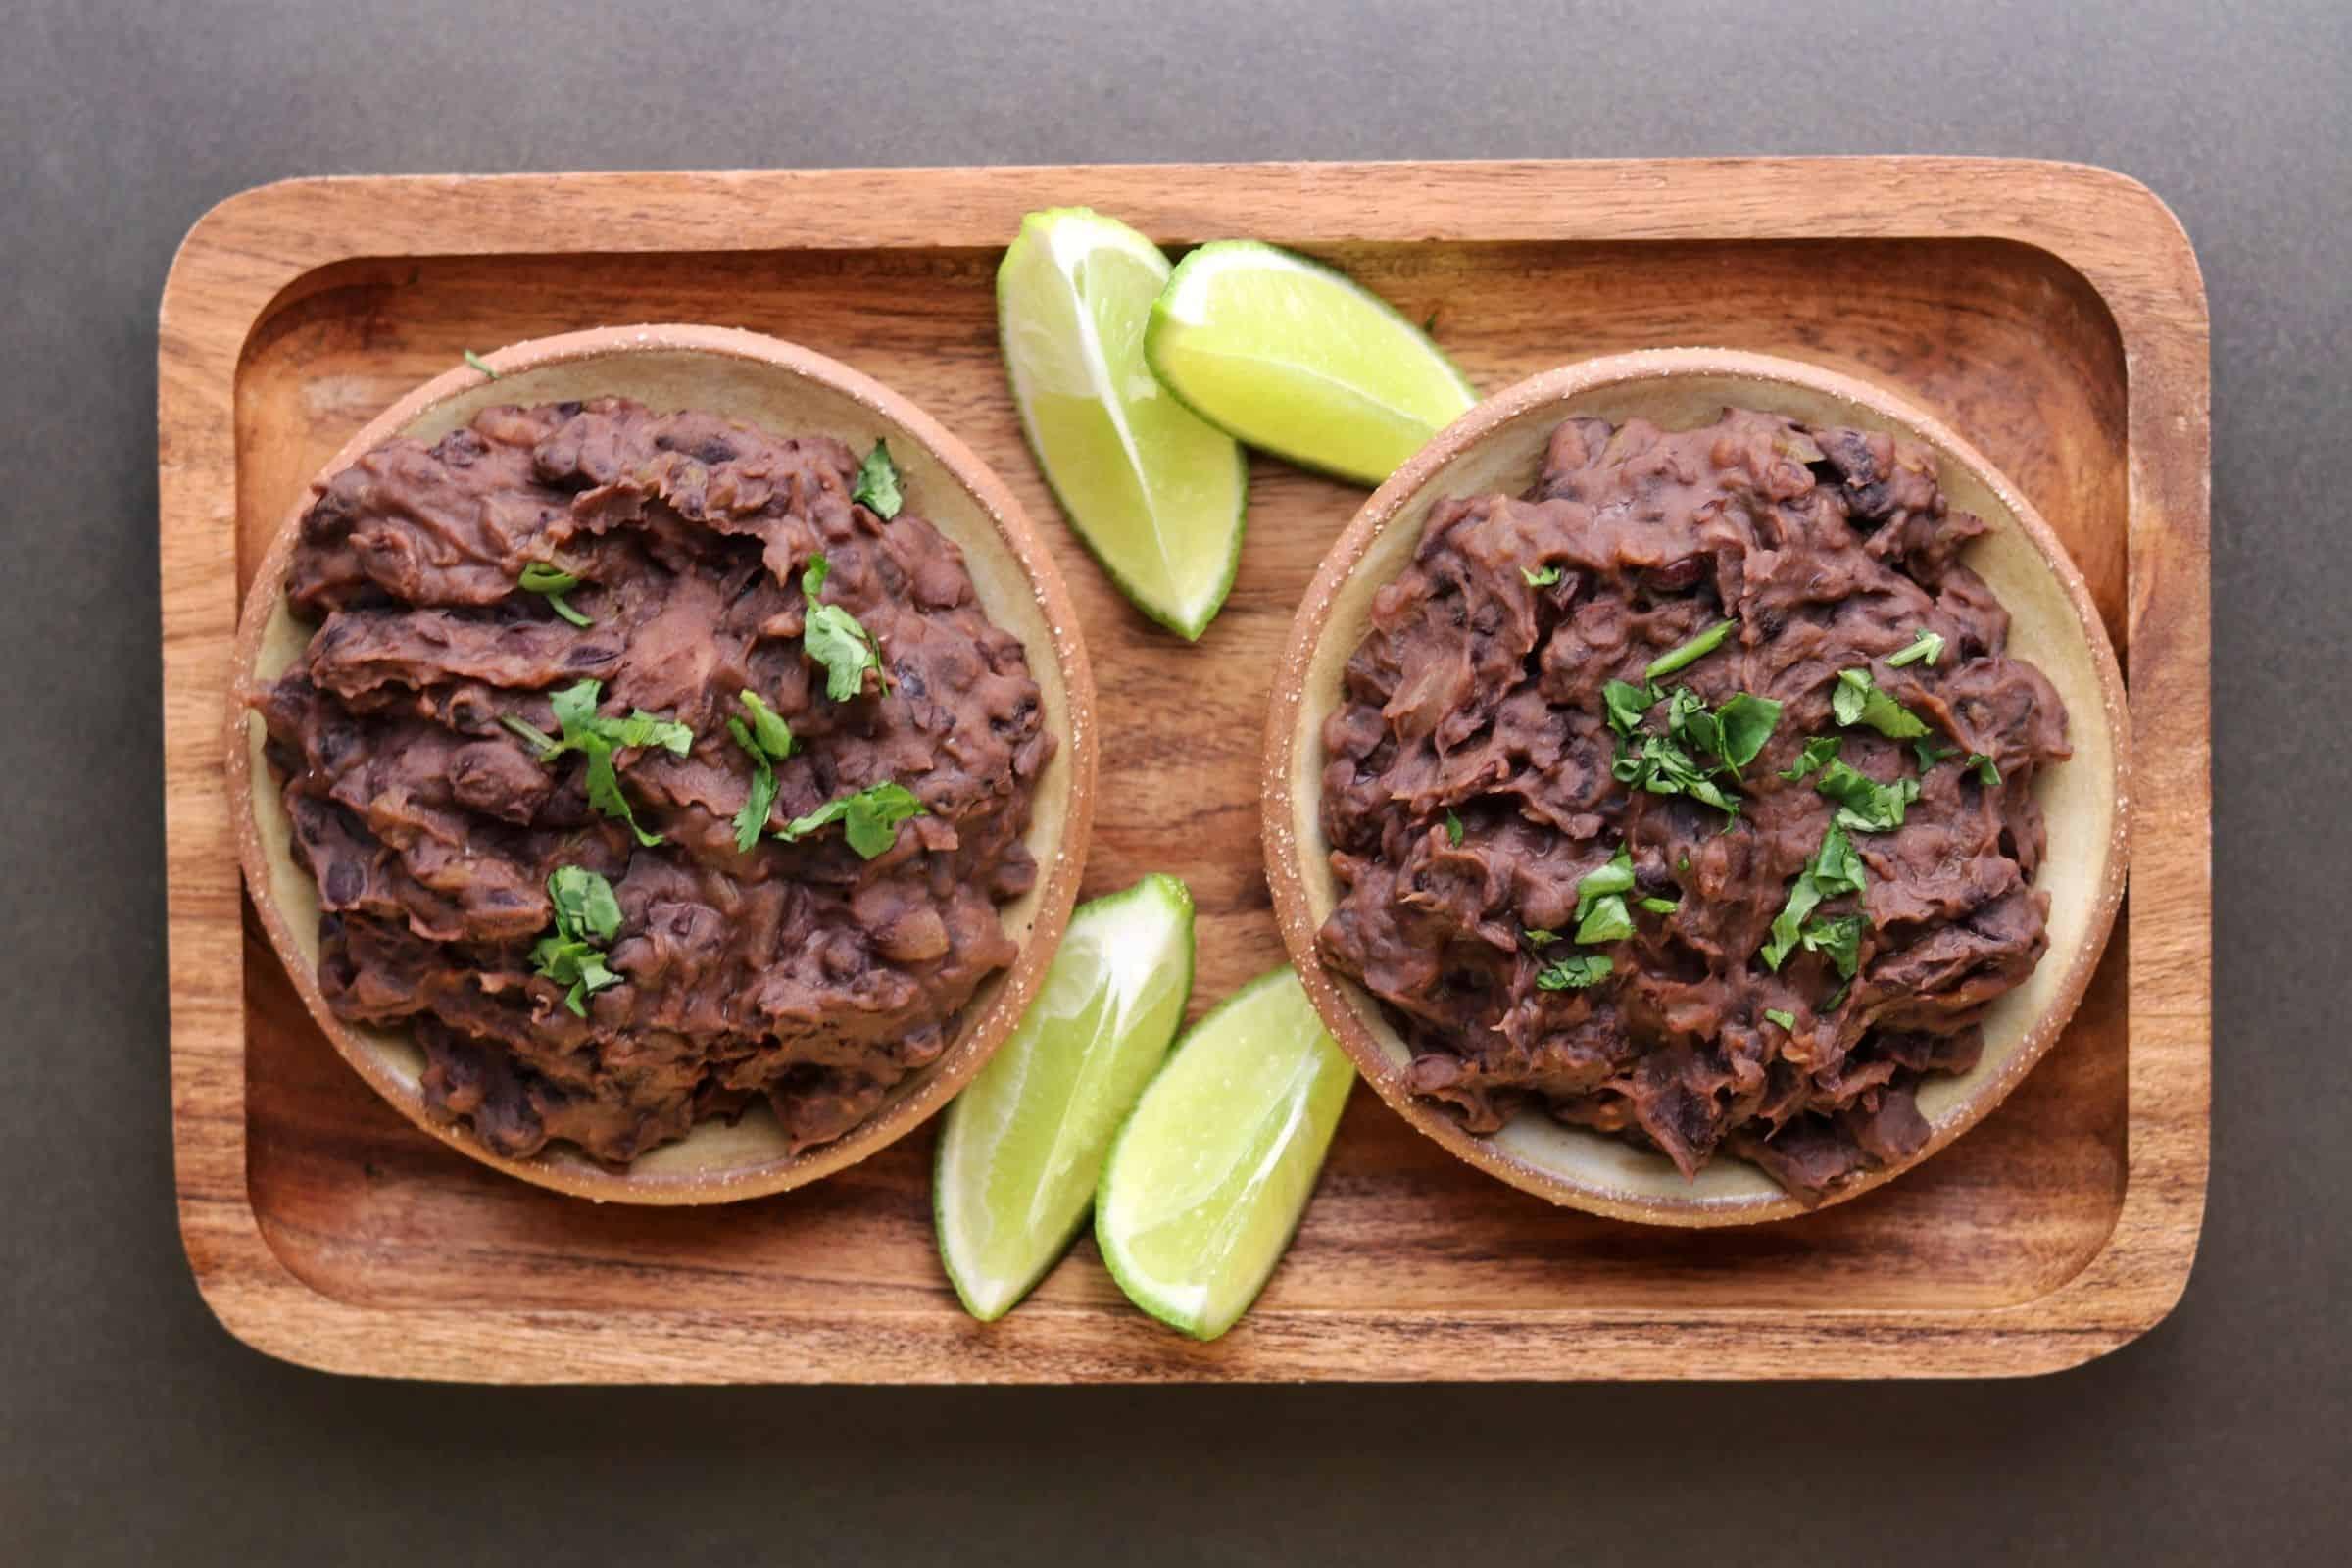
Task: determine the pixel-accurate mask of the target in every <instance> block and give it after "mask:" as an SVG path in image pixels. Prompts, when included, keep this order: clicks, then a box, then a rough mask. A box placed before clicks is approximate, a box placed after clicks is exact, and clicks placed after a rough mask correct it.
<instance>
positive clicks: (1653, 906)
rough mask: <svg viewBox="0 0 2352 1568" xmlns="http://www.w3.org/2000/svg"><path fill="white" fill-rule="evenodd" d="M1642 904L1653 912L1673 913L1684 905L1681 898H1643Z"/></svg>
mask: <svg viewBox="0 0 2352 1568" xmlns="http://www.w3.org/2000/svg"><path fill="white" fill-rule="evenodd" d="M1641 904H1642V907H1643V908H1644V909H1647V910H1648V911H1649V912H1650V913H1652V914H1672V913H1674V911H1675V910H1677V909H1679V908H1681V907H1683V901H1682V900H1680V899H1643V900H1642V901H1641Z"/></svg>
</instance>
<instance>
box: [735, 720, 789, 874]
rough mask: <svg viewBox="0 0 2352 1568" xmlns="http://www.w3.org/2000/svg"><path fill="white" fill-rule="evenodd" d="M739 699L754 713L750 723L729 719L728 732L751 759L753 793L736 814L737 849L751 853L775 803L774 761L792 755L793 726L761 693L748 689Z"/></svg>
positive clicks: (745, 798) (746, 797)
mask: <svg viewBox="0 0 2352 1568" xmlns="http://www.w3.org/2000/svg"><path fill="white" fill-rule="evenodd" d="M736 701H737V702H739V703H741V704H742V705H743V711H745V712H747V713H749V714H751V715H752V721H751V723H750V725H749V726H746V725H745V723H744V721H743V720H742V719H740V718H730V719H728V720H727V733H728V734H730V735H732V736H734V737H735V744H736V745H738V746H740V747H742V748H743V750H744V752H745V753H746V755H748V756H749V757H750V758H751V760H752V785H751V793H750V794H749V795H747V796H745V797H744V801H743V809H742V810H740V811H737V812H736V813H735V848H736V849H737V850H738V851H741V852H745V853H748V852H749V851H750V850H751V847H752V846H753V845H755V844H757V843H759V842H760V832H761V830H762V829H764V828H765V827H766V826H767V813H768V809H770V808H771V807H773V806H774V805H775V804H776V768H775V764H776V763H778V762H781V761H782V760H784V759H786V758H787V757H790V756H791V755H792V727H791V726H790V725H788V724H786V723H785V722H784V719H783V716H782V715H781V714H779V713H777V711H775V710H774V709H772V708H770V707H768V706H767V704H766V703H765V702H763V701H761V700H760V694H759V693H758V692H755V691H752V690H750V689H748V688H747V689H745V690H744V691H742V692H739V693H738V694H737V695H736Z"/></svg>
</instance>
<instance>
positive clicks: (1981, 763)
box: [1964, 752, 2001, 790]
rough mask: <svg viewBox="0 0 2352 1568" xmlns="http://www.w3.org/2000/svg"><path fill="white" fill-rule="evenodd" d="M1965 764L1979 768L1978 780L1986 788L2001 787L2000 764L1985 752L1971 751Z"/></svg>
mask: <svg viewBox="0 0 2352 1568" xmlns="http://www.w3.org/2000/svg"><path fill="white" fill-rule="evenodd" d="M1964 765H1966V766H1968V767H1973V768H1975V769H1976V770H1977V782H1978V783H1980V784H1982V785H1984V786H1985V788H1986V789H1988V790H1991V789H1998V788H2000V785H2001V769H2000V764H1999V763H1997V762H1995V761H1994V760H1992V759H1991V758H1989V757H1986V756H1985V754H1984V753H1983V752H1971V753H1969V754H1968V761H1967V762H1966V763H1965V764H1964Z"/></svg>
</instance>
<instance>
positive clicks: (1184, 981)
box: [931, 875, 1193, 1323]
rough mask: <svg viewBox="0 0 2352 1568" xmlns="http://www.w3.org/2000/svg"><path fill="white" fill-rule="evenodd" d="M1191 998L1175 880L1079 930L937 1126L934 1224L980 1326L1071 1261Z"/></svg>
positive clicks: (1138, 893)
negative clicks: (1102, 1180) (1129, 1121)
mask: <svg viewBox="0 0 2352 1568" xmlns="http://www.w3.org/2000/svg"><path fill="white" fill-rule="evenodd" d="M1192 990H1193V900H1192V894H1191V893H1190V892H1189V891H1188V890H1187V889H1186V887H1185V885H1184V884H1183V883H1182V882H1180V881H1178V880H1177V879H1176V878H1174V877H1172V876H1163V875H1154V876H1148V877H1145V878H1144V879H1143V880H1142V881H1141V882H1138V883H1136V884H1135V886H1133V887H1131V888H1128V889H1126V890H1125V891H1124V892H1120V893H1113V894H1110V895H1108V896H1107V897H1104V898H1100V899H1097V900H1095V901H1093V902H1092V903H1090V904H1086V905H1083V906H1081V907H1079V908H1078V909H1077V911H1076V912H1075V913H1073V914H1072V915H1071V916H1070V922H1069V926H1068V928H1067V930H1066V931H1065V932H1064V933H1063V935H1062V939H1061V946H1060V947H1059V948H1058V949H1057V950H1055V952H1054V961H1053V963H1052V964H1050V965H1049V966H1048V967H1047V970H1046V977H1045V982H1044V984H1043V985H1042V986H1040V987H1039V989H1038V995H1037V999H1036V1001H1034V1002H1032V1003H1031V1004H1030V1005H1029V1010H1028V1012H1027V1013H1025V1014H1023V1016H1022V1018H1021V1021H1020V1023H1019V1025H1018V1026H1017V1027H1016V1028H1015V1029H1014V1030H1013V1032H1012V1034H1011V1036H1010V1037H1009V1038H1008V1039H1007V1040H1006V1041H1005V1044H1004V1045H1003V1046H1001V1047H999V1048H998V1050H997V1053H996V1054H995V1055H993V1056H991V1057H990V1058H989V1060H988V1064H987V1065H986V1066H984V1067H982V1068H981V1069H980V1072H979V1074H978V1075H977V1076H976V1077H974V1078H973V1080H972V1081H971V1083H970V1084H968V1085H967V1086H965V1088H964V1090H963V1092H962V1093H961V1094H960V1095H958V1096H956V1099H955V1101H954V1102H953V1103H950V1105H949V1106H948V1109H947V1113H946V1116H945V1117H944V1118H943V1120H942V1123H941V1128H940V1136H939V1145H938V1152H937V1156H936V1159H935V1162H934V1166H933V1176H932V1188H931V1192H932V1217H933V1220H934V1223H935V1228H936V1230H937V1233H938V1237H939V1255H940V1261H941V1263H942V1264H944V1265H945V1266H946V1268H947V1273H948V1279H949V1282H950V1283H951V1284H953V1285H954V1286H955V1287H956V1297H957V1298H958V1299H960V1300H961V1301H962V1302H963V1307H964V1310H965V1311H967V1312H969V1313H971V1315H972V1316H974V1317H976V1318H978V1319H980V1320H981V1321H982V1322H984V1323H987V1322H993V1321H995V1320H996V1319H997V1318H1000V1317H1002V1316H1004V1315H1005V1313H1006V1312H1007V1311H1009V1310H1011V1309H1012V1307H1013V1306H1014V1305H1015V1304H1016V1303H1017V1302H1018V1301H1019V1300H1020V1299H1022V1298H1023V1297H1024V1296H1026V1295H1028V1294H1029V1292H1030V1290H1031V1289H1033V1288H1034V1287H1035V1286H1036V1284H1037V1282H1038V1281H1039V1280H1041V1279H1043V1278H1045V1276H1046V1275H1047V1273H1049V1272H1050V1271H1051V1270H1052V1269H1053V1267H1054V1263H1056V1262H1057V1261H1059V1259H1060V1258H1061V1255H1062V1253H1064V1252H1065V1251H1067V1250H1069V1245H1070V1243H1071V1242H1072V1241H1073V1240H1074V1239H1075V1238H1076V1237H1077V1234H1078V1232H1079V1230H1080V1228H1081V1227H1082V1226H1083V1225H1084V1223H1085V1220H1086V1211H1087V1209H1088V1207H1089V1206H1090V1205H1091V1204H1092V1203H1093V1202H1094V1200H1095V1188H1096V1181H1097V1178H1098V1177H1099V1176H1100V1174H1101V1172H1102V1168H1103V1156H1104V1155H1105V1154H1106V1153H1107V1152H1109V1149H1110V1144H1111V1139H1112V1136H1113V1135H1114V1134H1115V1133H1116V1132H1117V1131H1118V1129H1119V1125H1120V1123H1121V1122H1123V1121H1124V1120H1125V1119H1126V1117H1127V1113H1128V1111H1129V1110H1130V1109H1131V1108H1132V1107H1133V1106H1134V1104H1135V1102H1136V1099H1137V1097H1138V1096H1140V1095H1141V1094H1142V1093H1143V1092H1144V1089H1145V1086H1146V1085H1148V1084H1150V1083H1151V1082H1152V1075H1153V1074H1154V1073H1156V1072H1157V1071H1158V1070H1159V1067H1160V1063H1161V1062H1162V1061H1163V1060H1164V1059H1165V1058H1166V1056H1167V1053H1168V1044H1169V1042H1170V1041H1172V1040H1174V1039H1175V1038H1176V1030H1177V1027H1178V1026H1179V1025H1180V1024H1182V1023H1183V1022H1184V1009H1185V1005H1186V1003H1187V1002H1188V1001H1189V1000H1190V998H1191V996H1192Z"/></svg>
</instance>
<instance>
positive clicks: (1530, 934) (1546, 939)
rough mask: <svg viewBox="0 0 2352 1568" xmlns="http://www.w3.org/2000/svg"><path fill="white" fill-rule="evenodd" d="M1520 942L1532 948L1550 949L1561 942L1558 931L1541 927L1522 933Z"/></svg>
mask: <svg viewBox="0 0 2352 1568" xmlns="http://www.w3.org/2000/svg"><path fill="white" fill-rule="evenodd" d="M1519 940H1520V941H1522V942H1524V943H1526V944H1527V945H1528V946H1529V947H1531V948H1548V947H1550V946H1551V945H1552V944H1553V943H1554V942H1557V941H1559V940H1560V934H1559V933H1558V932H1557V931H1546V930H1544V929H1543V928H1542V927H1540V926H1539V927H1537V928H1536V929H1534V930H1532V931H1521V932H1520V933H1519Z"/></svg>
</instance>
